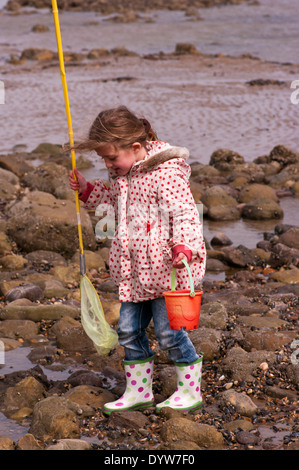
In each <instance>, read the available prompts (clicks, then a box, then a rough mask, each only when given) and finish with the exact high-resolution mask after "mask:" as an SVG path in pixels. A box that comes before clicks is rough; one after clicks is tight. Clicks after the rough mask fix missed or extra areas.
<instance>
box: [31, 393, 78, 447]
mask: <svg viewBox="0 0 299 470" xmlns="http://www.w3.org/2000/svg"><path fill="white" fill-rule="evenodd" d="M79 414H80V406H79V405H77V404H76V403H74V402H72V401H70V400H67V399H66V398H64V397H57V396H53V397H48V398H45V399H44V400H41V401H40V402H39V403H37V404H36V405H35V407H34V409H33V414H32V422H31V426H30V431H29V432H30V433H31V434H33V436H34V437H35V438H36V439H39V440H41V441H44V442H46V443H47V442H51V441H52V440H53V439H77V438H79V437H80V421H79Z"/></svg>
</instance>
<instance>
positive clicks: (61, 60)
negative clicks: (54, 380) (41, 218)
mask: <svg viewBox="0 0 299 470" xmlns="http://www.w3.org/2000/svg"><path fill="white" fill-rule="evenodd" d="M52 10H53V16H54V24H55V32H56V40H57V49H58V57H59V64H60V75H61V80H62V88H63V94H64V102H65V110H66V117H67V123H68V131H69V140H70V146H71V147H73V145H74V135H73V127H72V119H71V111H70V103H69V96H68V90H67V83H66V75H65V68H64V58H63V49H62V41H61V33H60V25H59V17H58V7H57V1H56V0H52ZM71 159H72V168H73V173H74V178H75V179H76V175H75V171H74V170H75V168H76V157H75V151H74V150H73V149H72V150H71ZM75 201H76V212H77V224H78V235H79V245H80V252H81V255H83V253H84V248H83V237H82V226H81V215H80V202H79V194H78V191H75ZM81 271H82V269H81ZM83 274H85V273H83Z"/></svg>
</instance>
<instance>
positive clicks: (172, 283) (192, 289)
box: [171, 259, 195, 297]
mask: <svg viewBox="0 0 299 470" xmlns="http://www.w3.org/2000/svg"><path fill="white" fill-rule="evenodd" d="M182 262H183V263H184V265H185V267H186V269H187V271H188V274H189V282H190V297H194V296H195V292H194V283H193V278H192V273H191V269H190V267H189V264H188V263H187V261H186V260H184V259H182ZM175 274H176V269H175V268H173V270H172V276H171V290H175Z"/></svg>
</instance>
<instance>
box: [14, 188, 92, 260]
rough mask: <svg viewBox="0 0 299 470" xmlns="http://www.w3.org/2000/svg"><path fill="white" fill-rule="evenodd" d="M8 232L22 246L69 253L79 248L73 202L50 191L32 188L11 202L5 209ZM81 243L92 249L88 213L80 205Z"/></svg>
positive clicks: (69, 254)
mask: <svg viewBox="0 0 299 470" xmlns="http://www.w3.org/2000/svg"><path fill="white" fill-rule="evenodd" d="M7 215H8V217H9V220H8V224H7V231H8V235H10V236H11V237H12V238H13V240H15V242H16V243H17V245H18V246H19V247H20V248H22V249H23V250H25V251H27V252H30V251H35V250H46V251H47V250H48V251H55V252H58V253H61V254H62V255H65V256H72V255H73V254H74V253H75V252H76V250H77V248H78V245H79V243H78V229H77V217H76V208H75V202H73V201H70V200H61V199H56V198H55V197H54V196H53V195H51V194H48V193H42V192H39V191H34V192H32V193H29V194H28V195H27V197H24V199H23V200H21V201H20V202H17V203H16V204H14V205H12V206H11V207H10V208H9V209H8V212H7ZM81 223H82V231H83V243H84V246H85V247H86V248H89V249H92V250H93V249H95V247H96V243H95V235H94V231H93V227H92V223H91V220H90V217H89V215H88V213H87V212H86V211H85V210H84V209H82V211H81Z"/></svg>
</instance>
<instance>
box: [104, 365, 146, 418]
mask: <svg viewBox="0 0 299 470" xmlns="http://www.w3.org/2000/svg"><path fill="white" fill-rule="evenodd" d="M124 368H125V374H126V380H127V386H126V390H125V393H124V394H123V395H122V396H121V397H120V398H119V399H118V400H116V401H113V402H110V403H106V404H105V405H104V407H103V413H104V414H106V415H109V414H110V413H112V411H125V410H138V409H142V408H147V407H149V406H153V401H154V396H153V392H152V383H153V369H154V356H152V357H149V358H147V359H144V360H143V361H124Z"/></svg>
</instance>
